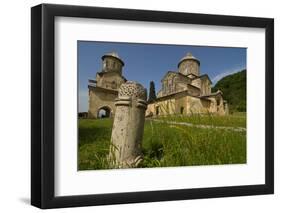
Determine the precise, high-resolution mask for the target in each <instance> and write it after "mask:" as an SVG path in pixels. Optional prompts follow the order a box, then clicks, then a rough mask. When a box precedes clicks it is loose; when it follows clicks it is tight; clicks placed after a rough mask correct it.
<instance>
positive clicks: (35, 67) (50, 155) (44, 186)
mask: <svg viewBox="0 0 281 213" xmlns="http://www.w3.org/2000/svg"><path fill="white" fill-rule="evenodd" d="M58 16H64V17H81V18H101V19H112V20H132V21H145V22H162V23H182V24H200V25H217V26H237V27H250V28H264V29H265V32H266V33H265V34H266V41H265V44H266V48H265V61H266V64H265V72H266V73H265V76H266V77H265V85H266V86H265V90H266V91H265V94H266V97H265V100H266V110H265V115H266V118H265V121H266V125H265V126H266V128H265V132H266V135H265V184H261V185H246V186H225V187H213V188H211V187H210V188H198V189H177V190H163V191H145V192H129V193H111V194H93V195H78V196H77V195H73V196H60V197H56V196H55V195H54V189H55V182H54V177H55V171H54V166H55V165H54V163H55V161H54V157H55V156H54V149H55V146H54V141H55V140H54V131H55V125H54V124H55V123H54V122H55V114H54V113H55V97H54V96H55V85H54V82H55V81H54V78H55V75H54V72H55V69H54V59H55V58H54V50H55V47H54V21H55V17H58ZM31 129H32V130H31V204H32V205H34V206H37V207H39V208H43V209H46V208H60V207H75V206H91V205H106V204H122V203H139V202H154V201H169V200H183V199H197V198H217V197H228V196H245V195H260V194H272V193H274V151H273V149H274V20H273V19H270V18H254V17H241V16H224V15H208V14H194V13H178V12H164V11H147V10H131V9H113V8H102V7H86V6H67V5H53V4H41V5H38V6H35V7H32V8H31Z"/></svg>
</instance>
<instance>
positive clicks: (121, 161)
mask: <svg viewBox="0 0 281 213" xmlns="http://www.w3.org/2000/svg"><path fill="white" fill-rule="evenodd" d="M146 99H147V95H146V89H144V88H143V86H142V85H141V84H139V83H136V82H132V81H127V82H126V83H124V84H122V85H121V87H120V89H119V92H118V98H117V99H116V102H115V105H116V113H115V117H114V122H113V128H112V136H111V148H110V153H109V159H110V161H111V163H112V165H113V167H117V168H129V167H136V166H137V165H138V164H139V163H140V161H141V160H142V153H141V144H142V137H143V130H144V119H145V110H146V108H147V103H146Z"/></svg>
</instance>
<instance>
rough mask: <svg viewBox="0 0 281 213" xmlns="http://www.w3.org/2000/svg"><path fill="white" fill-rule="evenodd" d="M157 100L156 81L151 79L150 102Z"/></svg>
mask: <svg viewBox="0 0 281 213" xmlns="http://www.w3.org/2000/svg"><path fill="white" fill-rule="evenodd" d="M155 100H156V93H155V85H154V81H150V86H149V97H148V103H152V102H153V101H155Z"/></svg>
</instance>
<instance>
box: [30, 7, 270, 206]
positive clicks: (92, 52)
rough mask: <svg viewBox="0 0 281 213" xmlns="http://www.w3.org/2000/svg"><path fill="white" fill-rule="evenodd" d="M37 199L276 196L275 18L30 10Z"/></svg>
mask: <svg viewBox="0 0 281 213" xmlns="http://www.w3.org/2000/svg"><path fill="white" fill-rule="evenodd" d="M31 40H32V42H31V43H32V44H31V50H32V54H31V59H32V63H31V72H32V73H31V76H32V79H31V82H32V85H31V88H32V92H31V95H32V103H31V105H32V117H31V121H32V122H31V123H32V126H31V127H32V140H31V149H32V150H31V153H32V155H31V204H32V205H34V206H37V207H39V208H60V207H74V206H89V205H105V204H121V203H137V202H153V201H169V200H182V199H197V198H215V197H227V196H244V195H259V194H272V193H273V192H274V155H273V154H274V152H273V145H274V21H273V19H270V18H254V17H238V16H222V15H209V14H193V13H177V12H164V11H147V10H129V9H113V8H100V7H85V6H67V5H52V4H42V5H38V6H35V7H33V8H32V9H31Z"/></svg>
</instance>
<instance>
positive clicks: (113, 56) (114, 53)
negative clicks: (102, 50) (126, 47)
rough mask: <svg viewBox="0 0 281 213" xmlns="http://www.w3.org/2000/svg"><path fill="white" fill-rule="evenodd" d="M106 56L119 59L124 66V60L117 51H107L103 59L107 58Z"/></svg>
mask: <svg viewBox="0 0 281 213" xmlns="http://www.w3.org/2000/svg"><path fill="white" fill-rule="evenodd" d="M106 57H112V58H115V59H117V60H118V61H120V62H121V64H122V66H124V62H123V61H122V59H121V58H120V57H119V55H118V54H117V53H116V52H110V53H106V54H104V55H103V56H102V57H101V59H102V60H104V58H106Z"/></svg>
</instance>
